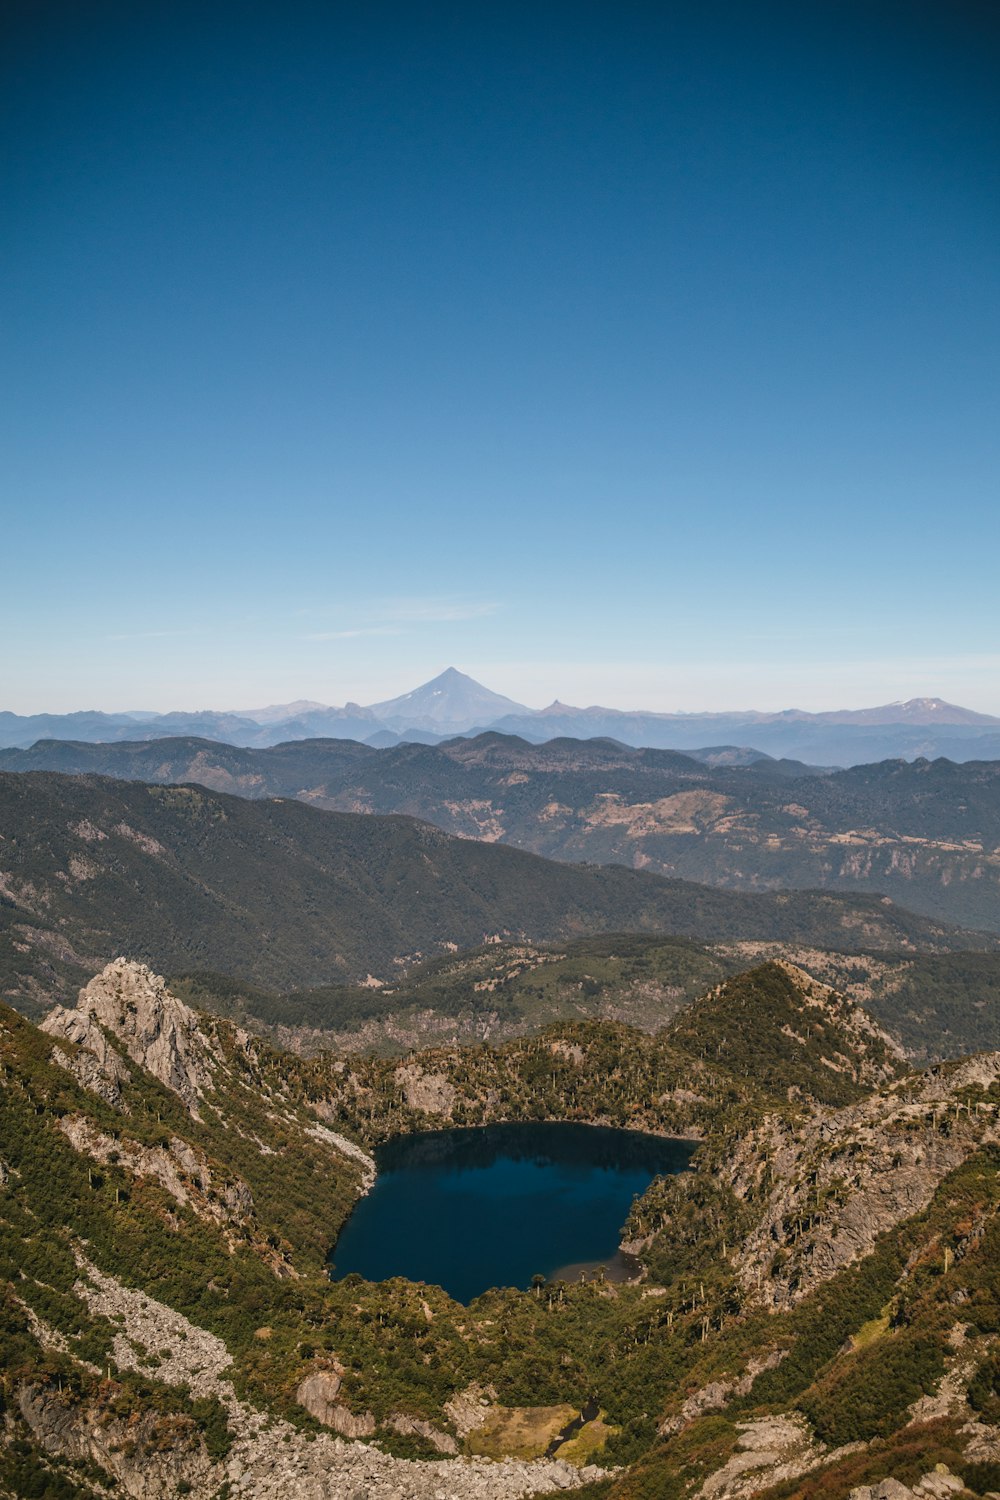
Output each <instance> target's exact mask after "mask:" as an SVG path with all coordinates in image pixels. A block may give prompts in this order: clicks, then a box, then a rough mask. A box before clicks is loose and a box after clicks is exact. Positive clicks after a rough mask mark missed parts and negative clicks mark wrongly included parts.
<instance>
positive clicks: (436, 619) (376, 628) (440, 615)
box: [300, 599, 500, 641]
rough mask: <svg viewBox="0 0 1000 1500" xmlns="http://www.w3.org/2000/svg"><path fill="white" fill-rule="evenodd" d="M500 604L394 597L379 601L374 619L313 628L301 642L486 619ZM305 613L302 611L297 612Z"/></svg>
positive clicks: (384, 633)
mask: <svg viewBox="0 0 1000 1500" xmlns="http://www.w3.org/2000/svg"><path fill="white" fill-rule="evenodd" d="M499 607H500V606H499V605H498V604H496V603H494V602H492V601H489V602H470V601H465V600H454V599H396V600H392V601H385V602H382V603H380V604H378V605H377V606H376V608H375V610H374V611H373V615H374V618H373V619H372V620H371V622H369V623H366V624H363V625H353V626H350V627H348V628H346V629H343V630H314V631H310V632H309V633H308V634H307V635H303V636H302V637H300V639H302V640H304V641H353V640H357V639H359V638H361V637H363V636H379V635H402V633H403V629H404V627H406V626H419V625H454V624H459V623H461V622H462V621H466V620H485V619H488V618H489V617H490V616H491V615H495V614H496V612H497V610H498V609H499ZM300 613H305V611H300Z"/></svg>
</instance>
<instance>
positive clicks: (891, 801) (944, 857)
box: [0, 731, 1000, 932]
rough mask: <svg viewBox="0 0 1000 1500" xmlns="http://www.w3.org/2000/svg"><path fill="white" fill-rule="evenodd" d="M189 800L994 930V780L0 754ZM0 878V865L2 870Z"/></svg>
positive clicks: (719, 764)
mask: <svg viewBox="0 0 1000 1500" xmlns="http://www.w3.org/2000/svg"><path fill="white" fill-rule="evenodd" d="M4 771H13V772H19V773H30V772H37V771H47V772H53V771H55V772H61V773H63V774H69V775H95V774H96V775H101V776H114V777H118V778H121V779H122V780H124V781H144V782H148V783H153V784H158V785H163V784H170V783H173V784H192V783H193V784H198V785H201V786H205V787H207V788H209V789H210V790H212V791H214V792H225V793H230V794H233V793H235V794H236V795H238V796H240V797H244V798H248V799H250V800H253V801H259V800H261V799H266V798H270V797H282V798H293V799H295V800H296V801H298V802H304V803H306V804H308V805H309V806H310V807H318V808H323V809H326V810H330V811H333V812H339V813H365V814H375V815H379V816H384V815H387V814H403V815H405V816H409V817H416V818H420V819H423V820H425V821H426V822H428V823H433V824H435V825H436V826H437V827H438V828H440V829H442V830H443V831H444V832H446V833H450V834H457V835H459V836H460V837H461V838H463V839H474V840H476V841H478V842H480V843H485V844H506V845H509V846H512V847H513V848H515V849H522V850H527V851H530V852H531V853H534V854H541V855H543V856H545V857H546V858H548V859H557V860H560V861H563V862H566V863H569V864H589V865H605V866H608V865H624V866H626V867H631V868H632V869H633V870H645V871H647V872H651V873H654V874H659V875H666V876H668V877H672V878H677V877H679V878H681V879H684V880H697V881H704V882H707V883H708V884H710V885H715V886H723V887H726V888H728V889H731V890H743V891H777V890H778V889H780V888H783V887H784V888H790V889H793V890H803V889H816V888H822V889H826V890H830V891H840V892H842V893H847V892H852V893H853V892H860V891H863V892H867V893H871V892H876V891H877V892H880V893H884V894H886V895H889V896H891V897H892V898H893V900H895V901H899V902H900V903H901V904H902V905H904V906H906V907H909V908H911V909H913V910H916V911H920V912H923V913H924V914H925V915H927V916H929V917H932V918H936V919H938V920H941V921H948V922H956V923H959V924H960V925H962V926H965V927H973V928H978V929H983V930H986V931H993V932H998V931H1000V763H998V762H996V761H986V762H977V761H969V762H966V763H964V764H956V763H955V762H954V761H950V760H947V759H940V760H937V761H934V762H929V761H926V760H918V761H914V762H913V763H912V764H910V763H908V762H906V761H902V760H889V761H882V762H880V763H878V764H875V765H867V766H854V767H852V768H850V769H848V770H843V771H834V772H816V771H814V770H811V769H810V767H808V766H805V765H802V764H801V763H800V762H796V761H776V760H770V759H767V758H766V757H761V758H756V759H754V758H753V757H747V758H743V759H740V758H735V761H734V758H733V757H732V756H730V755H727V754H726V753H725V752H722V751H718V750H715V751H708V752H703V753H701V754H700V755H698V756H692V755H684V754H681V753H680V752H679V751H675V750H648V749H640V750H637V749H634V748H632V747H631V746H627V745H622V744H619V743H617V742H615V741H613V740H601V739H591V740H575V739H568V738H566V739H556V740H549V741H546V742H545V743H543V744H541V745H535V744H530V743H529V742H528V741H527V740H524V739H520V738H517V737H515V736H510V735H502V734H499V733H497V732H496V731H490V732H489V733H487V734H483V735H479V736H477V737H476V738H473V739H464V738H456V739H452V740H449V741H447V742H445V743H443V744H434V745H423V744H395V745H392V746H390V747H389V748H387V749H377V748H374V747H372V746H371V745H363V744H360V743H359V742H358V741H356V740H349V739H307V740H292V741H289V742H287V743H285V744H282V745H275V746H271V747H270V748H260V749H258V748H253V747H245V746H235V745H226V744H220V743H218V742H213V741H211V740H207V739H198V738H177V739H154V740H145V741H139V742H134V741H133V742H123V743H119V744H112V745H95V744H87V743H84V742H79V741H78V742H71V741H64V740H48V741H40V742H39V743H38V744H36V745H35V746H33V747H32V748H31V749H28V750H0V772H4ZM0 868H2V859H0Z"/></svg>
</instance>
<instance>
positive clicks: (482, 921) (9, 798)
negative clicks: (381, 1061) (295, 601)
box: [0, 773, 982, 1002]
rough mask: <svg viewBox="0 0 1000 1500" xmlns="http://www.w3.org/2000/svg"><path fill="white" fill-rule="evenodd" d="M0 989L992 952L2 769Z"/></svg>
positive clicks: (325, 824)
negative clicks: (507, 948) (696, 940)
mask: <svg viewBox="0 0 1000 1500" xmlns="http://www.w3.org/2000/svg"><path fill="white" fill-rule="evenodd" d="M0 888H2V902H0V931H2V941H3V948H2V950H0V953H2V956H0V963H2V968H0V975H2V980H3V984H4V992H5V993H6V994H8V995H17V996H23V997H26V999H27V1000H28V1001H29V1002H30V1000H31V996H32V993H35V995H36V997H38V996H44V995H45V994H46V993H48V994H51V993H53V992H54V991H55V990H56V989H58V986H59V984H63V985H65V984H67V983H72V982H74V981H75V982H78V980H79V978H80V977H81V976H83V975H86V974H87V973H92V972H93V971H94V970H95V969H96V968H98V967H99V966H100V964H101V963H103V962H105V961H106V960H107V959H108V958H110V957H112V956H114V954H115V953H117V952H119V951H121V950H122V949H125V950H127V951H128V952H129V953H130V954H131V955H134V956H135V957H137V958H140V959H143V960H145V961H148V962H150V963H153V964H154V965H155V966H156V967H157V968H160V969H168V970H172V971H174V972H183V971H186V970H192V969H193V970H198V969H210V970H215V971H219V972H222V973H224V974H229V975H232V976H235V977H238V978H242V979H246V980H249V981H253V982H257V983H262V984H265V985H269V986H272V987H274V988H278V989H292V988H295V987H301V986H308V985H316V984H329V983H332V982H336V981H338V980H349V979H354V980H364V979H365V978H366V976H367V975H369V974H372V975H375V976H376V977H378V978H381V979H386V978H391V977H393V976H394V975H396V974H398V973H399V972H400V967H401V966H405V965H406V964H408V963H412V962H414V961H415V960H416V959H417V958H419V957H421V956H428V955H430V954H433V953H435V952H437V953H440V952H443V951H447V950H448V949H449V946H450V945H454V946H455V947H473V946H476V945H478V944H481V943H483V942H484V941H485V940H492V939H495V938H504V937H506V938H525V939H528V940H535V941H537V940H552V939H558V938H563V937H569V936H577V935H583V934H586V933H588V932H589V933H595V932H599V931H603V930H607V929H609V928H610V929H613V930H618V931H622V930H633V931H647V932H660V933H664V934H671V935H679V936H696V937H701V938H703V939H704V938H712V939H716V940H718V939H725V938H733V939H736V938H739V939H747V938H758V939H768V940H773V941H795V942H808V943H812V944H815V945H817V946H820V947H824V948H833V947H836V948H842V949H847V950H850V949H873V948H874V949H886V948H891V949H901V948H905V949H911V950H913V951H921V950H923V951H946V950H948V949H951V948H959V949H961V948H974V947H979V946H982V939H981V938H980V937H978V936H976V935H973V934H963V933H961V932H959V931H957V930H956V929H952V928H949V927H947V926H945V925H944V924H939V923H936V922H933V921H930V920H928V919H926V918H921V917H917V916H914V915H913V914H912V913H910V912H907V911H905V910H903V909H901V908H898V907H896V906H894V905H893V904H892V903H891V902H889V901H887V900H885V899H884V898H883V899H880V898H878V897H874V896H872V897H864V896H852V897H849V896H841V895H832V894H823V893H817V892H800V893H782V894H773V895H772V894H746V895H744V894H740V893H736V892H732V891H723V890H717V889H714V888H711V887H708V886H700V885H695V884H691V883H687V882H684V881H680V880H667V879H663V878H661V877H659V876H655V875H651V874H646V873H644V872H639V871H633V870H627V869H624V868H621V867H608V868H599V867H594V866H586V867H585V866H579V865H571V864H562V863H556V862H554V861H549V860H545V859H541V858H538V857H537V856H534V855H530V854H526V853H523V852H521V851H518V850H515V849H510V848H505V847H495V846H490V845H487V844H483V843H479V842H475V841H473V840H468V839H456V838H451V837H449V836H447V835H446V834H444V833H442V832H440V831H439V830H438V829H436V828H432V827H431V826H430V825H428V824H425V823H418V822H415V821H413V820H411V819H407V818H382V817H363V816H358V815H349V814H343V813H333V812H323V811H320V810H318V809H315V808H310V807H306V806H304V805H303V804H301V803H300V802H296V801H285V800H273V799H272V800H265V801H249V800H246V799H244V798H240V797H230V796H226V795H224V794H221V793H217V792H210V791H207V790H205V789H203V788H199V787H184V786H146V785H144V784H141V783H138V782H125V781H111V780H103V779H100V778H96V777H85V778H74V777H66V776H60V775H55V774H51V773H28V774H4V775H0Z"/></svg>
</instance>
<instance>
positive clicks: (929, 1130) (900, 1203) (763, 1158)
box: [721, 1052, 1000, 1307]
mask: <svg viewBox="0 0 1000 1500" xmlns="http://www.w3.org/2000/svg"><path fill="white" fill-rule="evenodd" d="M998 1082H1000V1052H995V1053H985V1054H982V1055H980V1056H978V1057H975V1058H970V1059H968V1060H967V1061H966V1062H964V1063H962V1064H960V1065H958V1066H952V1067H949V1066H942V1067H940V1068H933V1069H931V1070H930V1071H929V1072H927V1073H925V1074H923V1075H922V1076H918V1077H910V1078H908V1079H903V1080H901V1081H900V1082H898V1083H896V1084H893V1085H892V1086H891V1087H890V1088H887V1089H883V1090H882V1091H880V1092H879V1093H875V1094H872V1095H871V1096H870V1097H869V1098H867V1099H865V1100H863V1101H862V1102H861V1103H859V1104H854V1105H849V1106H848V1107H846V1108H844V1109H839V1110H829V1109H828V1110H816V1111H814V1113H813V1114H812V1115H810V1116H809V1117H807V1118H806V1119H805V1120H804V1121H800V1122H798V1123H792V1122H790V1121H789V1120H787V1119H782V1118H779V1117H778V1116H775V1115H771V1116H768V1117H766V1118H765V1119H764V1121H763V1122H762V1123H761V1125H760V1126H758V1127H757V1128H756V1129H755V1130H753V1131H750V1132H748V1133H747V1135H746V1136H744V1137H743V1139H742V1140H740V1141H739V1142H738V1143H737V1144H736V1146H735V1149H734V1151H733V1154H732V1156H731V1158H730V1159H729V1161H728V1162H727V1163H726V1164H725V1166H724V1167H723V1169H722V1173H721V1175H722V1178H723V1180H724V1181H725V1182H726V1183H727V1184H728V1186H730V1187H731V1188H732V1189H733V1191H734V1192H735V1193H736V1194H737V1196H739V1197H741V1198H744V1199H752V1200H753V1201H755V1202H761V1201H762V1205H763V1206H762V1211H761V1213H760V1217H759V1219H758V1222H757V1225H756V1227H755V1228H754V1229H753V1230H752V1231H751V1233H750V1234H749V1235H748V1236H747V1237H746V1239H745V1240H744V1242H743V1244H742V1245H741V1246H740V1247H739V1250H738V1253H737V1254H736V1255H735V1268H736V1273H737V1275H738V1276H739V1278H740V1280H741V1282H742V1283H743V1285H744V1287H745V1289H746V1290H747V1291H749V1292H752V1293H757V1294H759V1296H760V1297H761V1298H762V1299H763V1300H764V1302H765V1303H766V1304H768V1305H769V1306H771V1307H783V1306H788V1305H789V1304H791V1303H793V1302H796V1301H798V1300H799V1299H800V1298H802V1297H804V1296H805V1295H806V1294H807V1293H808V1292H809V1291H811V1290H812V1289H813V1287H815V1286H817V1285H819V1284H820V1283H821V1282H823V1281H826V1280H827V1279H828V1278H829V1277H830V1276H833V1275H834V1274H835V1273H836V1272H837V1271H839V1270H841V1269H842V1268H843V1267H844V1266H847V1265H850V1264H852V1263H853V1262H854V1261H856V1260H859V1259H861V1257H863V1256H865V1255H868V1254H869V1253H870V1252H871V1251H872V1249H873V1248H874V1246H875V1242H876V1240H877V1239H878V1236H879V1235H880V1234H882V1233H883V1232H885V1231H886V1230H888V1229H891V1228H893V1227H895V1225H897V1224H899V1223H901V1222H902V1221H903V1220H904V1219H906V1218H909V1217H911V1216H912V1215H913V1214H916V1213H920V1212H921V1211H922V1210H923V1209H924V1208H926V1207H927V1205H928V1203H929V1202H930V1201H931V1198H932V1197H933V1195H934V1192H935V1190H936V1188H937V1186H938V1184H939V1183H940V1181H941V1179H942V1178H943V1177H944V1176H945V1175H946V1174H947V1173H948V1172H950V1171H952V1170H953V1169H954V1168H955V1167H957V1166H958V1165H959V1164H960V1163H961V1162H963V1161H964V1160H965V1159H966V1157H967V1156H969V1155H970V1154H971V1153H972V1152H973V1151H975V1150H977V1149H978V1148H979V1147H980V1146H981V1145H984V1144H986V1143H988V1142H991V1141H997V1140H1000V1104H997V1103H996V1102H995V1096H994V1097H987V1094H988V1093H989V1091H990V1090H991V1089H993V1088H994V1086H995V1085H996V1084H997V1083H998ZM973 1094H978V1096H979V1097H977V1098H973V1097H972V1095H973Z"/></svg>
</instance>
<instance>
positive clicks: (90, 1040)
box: [41, 1005, 132, 1114]
mask: <svg viewBox="0 0 1000 1500" xmlns="http://www.w3.org/2000/svg"><path fill="white" fill-rule="evenodd" d="M41 1029H42V1031H45V1032H47V1033H48V1034H49V1036H54V1037H62V1039H63V1040H64V1041H67V1042H72V1043H73V1048H74V1050H73V1051H71V1052H67V1051H65V1050H64V1049H63V1048H62V1047H53V1049H52V1053H51V1059H52V1061H53V1062H54V1063H58V1065H59V1066H60V1067H62V1068H66V1069H67V1071H68V1072H70V1073H72V1075H73V1077H74V1078H75V1079H76V1081H77V1083H79V1084H81V1085H82V1086H83V1088H85V1089H88V1090H89V1092H90V1093H92V1094H96V1095H97V1097H98V1098H99V1099H103V1100H104V1102H105V1104H110V1105H111V1107H112V1109H119V1110H122V1111H123V1112H124V1113H126V1114H127V1113H128V1105H127V1104H126V1103H125V1101H124V1099H123V1098H122V1084H124V1083H127V1082H128V1080H129V1078H130V1077H131V1076H132V1075H131V1072H130V1070H129V1066H128V1064H127V1063H126V1061H125V1059H124V1058H123V1057H122V1056H121V1055H120V1053H118V1052H117V1051H116V1050H115V1048H114V1047H112V1045H111V1043H110V1042H109V1041H108V1039H107V1037H106V1036H105V1035H104V1032H103V1031H102V1030H101V1028H100V1026H99V1025H98V1024H97V1022H96V1021H95V1019H94V1017H93V1016H92V1015H89V1014H88V1013H87V1012H86V1011H82V1010H69V1009H67V1008H66V1006H63V1005H57V1006H56V1008H55V1010H52V1011H50V1012H49V1014H48V1015H47V1016H46V1017H45V1020H44V1021H43V1022H42V1026H41Z"/></svg>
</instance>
